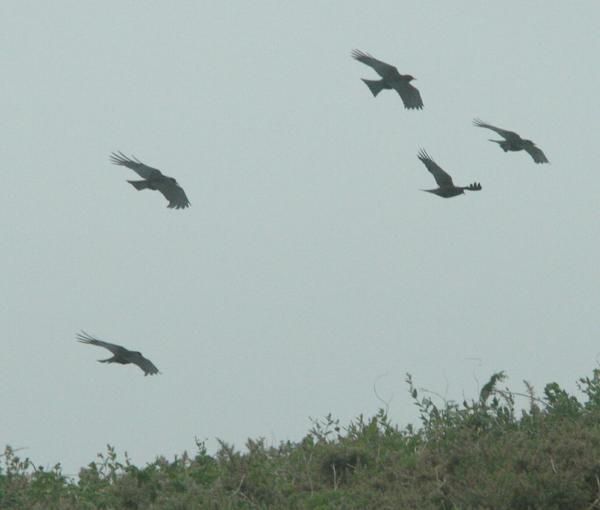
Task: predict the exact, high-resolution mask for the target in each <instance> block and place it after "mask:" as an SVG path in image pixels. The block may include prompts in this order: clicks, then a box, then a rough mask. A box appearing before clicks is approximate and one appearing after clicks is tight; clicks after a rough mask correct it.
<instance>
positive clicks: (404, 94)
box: [352, 50, 423, 110]
mask: <svg viewBox="0 0 600 510" xmlns="http://www.w3.org/2000/svg"><path fill="white" fill-rule="evenodd" d="M352 57H353V58H355V59H356V60H358V61H359V62H362V63H363V64H366V65H368V66H370V67H372V68H373V69H374V70H375V72H376V73H377V74H378V75H379V76H381V80H365V79H364V78H362V81H364V82H365V83H366V84H367V87H369V89H370V90H371V92H372V93H373V96H377V94H379V93H380V92H381V90H382V89H394V90H395V91H396V92H398V94H399V95H400V97H401V98H402V102H403V103H404V107H405V108H408V109H409V110H410V109H417V110H420V109H421V108H423V100H422V99H421V94H420V93H419V91H418V89H417V88H415V87H413V86H412V85H411V84H410V82H411V81H412V80H414V79H416V78H414V77H413V76H411V75H410V74H400V73H399V72H398V69H396V68H395V67H394V66H392V65H390V64H386V63H385V62H382V61H381V60H377V59H376V58H374V57H372V56H371V55H369V54H368V53H363V52H362V51H360V50H353V51H352Z"/></svg>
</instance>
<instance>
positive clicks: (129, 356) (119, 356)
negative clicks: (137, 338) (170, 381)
mask: <svg viewBox="0 0 600 510" xmlns="http://www.w3.org/2000/svg"><path fill="white" fill-rule="evenodd" d="M76 338H77V340H79V341H80V342H81V343H84V344H89V345H97V346H98V347H104V348H105V349H108V350H109V351H110V352H112V353H113V356H112V358H107V359H99V360H98V361H99V362H100V363H120V364H121V365H129V364H130V363H133V364H134V365H137V366H138V367H140V368H141V369H142V370H143V371H144V376H146V375H148V374H150V375H153V374H158V373H160V372H159V371H158V368H156V367H155V366H154V363H152V362H151V361H150V360H149V359H147V358H144V356H142V353H141V352H138V351H130V350H129V349H125V347H121V346H120V345H116V344H111V343H109V342H103V341H102V340H98V339H97V338H94V337H93V336H91V335H89V334H88V333H86V332H85V331H81V333H77V335H76Z"/></svg>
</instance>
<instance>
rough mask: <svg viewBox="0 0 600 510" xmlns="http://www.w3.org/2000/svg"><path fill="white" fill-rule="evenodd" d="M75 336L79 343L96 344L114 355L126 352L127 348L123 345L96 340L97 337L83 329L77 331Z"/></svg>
mask: <svg viewBox="0 0 600 510" xmlns="http://www.w3.org/2000/svg"><path fill="white" fill-rule="evenodd" d="M76 338H77V340H79V341H80V342H81V343H84V344H90V345H97V346H98V347H104V348H105V349H108V350H109V351H110V352H112V353H113V354H114V355H115V356H117V355H119V354H123V353H124V352H127V349H125V348H124V347H121V346H120V345H116V344H111V343H109V342H103V341H102V340H98V339H97V338H94V337H93V336H92V335H90V334H88V333H86V332H85V331H83V330H82V331H81V332H80V333H77V335H76Z"/></svg>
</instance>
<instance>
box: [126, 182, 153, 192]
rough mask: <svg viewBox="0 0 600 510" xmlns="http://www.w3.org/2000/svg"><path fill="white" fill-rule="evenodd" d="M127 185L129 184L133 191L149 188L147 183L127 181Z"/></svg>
mask: <svg viewBox="0 0 600 510" xmlns="http://www.w3.org/2000/svg"><path fill="white" fill-rule="evenodd" d="M127 182H128V183H129V184H131V185H132V186H133V187H134V188H135V189H137V190H138V191H139V190H142V189H148V188H149V187H150V185H149V184H148V181H127Z"/></svg>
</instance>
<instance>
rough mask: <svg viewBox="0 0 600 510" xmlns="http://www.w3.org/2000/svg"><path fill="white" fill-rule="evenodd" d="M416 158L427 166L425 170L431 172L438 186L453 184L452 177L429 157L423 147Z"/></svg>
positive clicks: (443, 186)
mask: <svg viewBox="0 0 600 510" xmlns="http://www.w3.org/2000/svg"><path fill="white" fill-rule="evenodd" d="M418 158H419V159H420V160H421V161H422V163H423V164H424V165H425V166H426V167H427V170H429V171H430V172H431V175H433V178H434V179H435V182H437V183H438V186H439V187H440V188H445V187H449V186H454V183H453V182H452V177H450V175H448V174H447V173H446V172H445V171H444V170H443V169H442V168H441V167H440V166H439V165H438V164H437V163H436V162H435V161H433V159H431V157H430V156H429V154H427V152H426V151H425V150H424V149H421V150H420V151H419V154H418Z"/></svg>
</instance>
